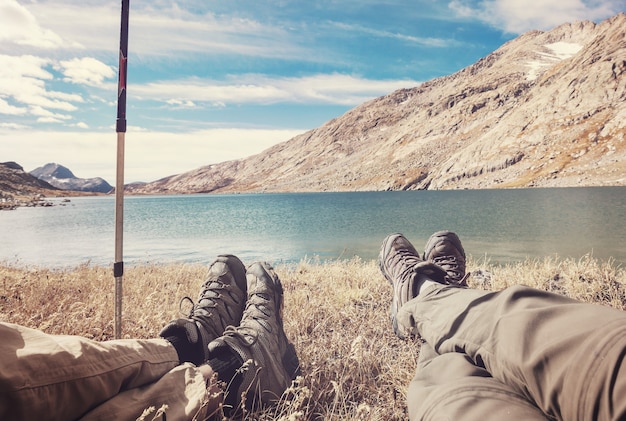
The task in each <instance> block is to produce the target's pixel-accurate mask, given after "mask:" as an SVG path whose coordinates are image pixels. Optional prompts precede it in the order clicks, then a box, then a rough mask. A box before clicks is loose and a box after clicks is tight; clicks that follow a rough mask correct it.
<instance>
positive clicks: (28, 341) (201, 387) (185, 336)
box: [0, 255, 246, 419]
mask: <svg viewBox="0 0 626 421" xmlns="http://www.w3.org/2000/svg"><path fill="white" fill-rule="evenodd" d="M245 290H246V276H245V267H244V266H243V264H242V263H241V261H239V259H237V258H236V257H235V256H229V255H226V256H219V257H218V258H217V260H216V261H215V262H214V263H213V264H212V265H211V267H210V268H209V274H208V277H207V279H206V281H205V282H204V284H203V285H202V288H201V292H200V294H199V297H198V302H197V303H196V304H195V305H194V307H193V309H192V311H191V313H190V315H189V317H188V318H185V319H178V320H174V321H172V322H170V323H169V324H168V325H167V326H166V327H165V328H164V329H163V330H162V331H161V336H162V337H163V338H164V339H148V340H129V339H127V340H117V341H107V342H96V341H91V340H88V339H86V338H82V337H78V336H55V335H47V334H45V333H43V332H41V331H37V330H33V329H28V328H24V327H21V326H16V325H8V324H3V325H1V324H0V338H1V340H0V419H44V418H46V416H48V415H49V414H50V413H51V412H50V411H53V412H54V414H55V417H57V418H59V419H76V418H78V417H79V416H81V415H83V414H85V413H86V412H87V411H90V410H93V409H94V408H95V407H97V406H98V405H103V404H105V402H106V404H105V405H106V407H107V408H108V410H110V411H113V410H123V409H124V408H135V407H140V406H141V405H142V402H141V401H138V402H133V400H134V399H137V398H141V399H145V401H146V403H147V404H146V406H149V405H150V404H151V403H152V402H154V404H158V402H160V401H161V396H163V397H164V396H165V393H167V388H168V385H172V386H173V385H176V390H171V391H169V393H170V395H171V399H169V400H168V401H167V402H169V403H167V404H168V405H170V410H169V411H173V412H174V413H183V412H187V411H193V410H194V409H193V408H194V405H196V404H197V403H199V402H200V401H199V397H200V396H204V395H206V385H205V381H204V379H203V376H202V373H201V370H198V368H196V367H192V366H191V365H185V366H183V367H180V368H175V367H176V366H178V365H179V364H181V363H183V362H191V363H194V364H195V365H196V366H197V365H200V364H203V363H205V362H206V360H207V357H208V348H207V345H208V343H209V342H211V341H212V340H213V339H215V338H216V337H218V336H221V335H222V333H223V332H224V330H225V328H226V327H227V326H231V325H237V324H239V321H240V320H241V316H242V313H243V309H244V306H245V299H246V292H245ZM162 377H163V379H162ZM155 382H156V383H155ZM181 392H182V393H181ZM152 394H153V395H152ZM176 396H180V400H179V399H178V398H177V397H176ZM111 400H114V402H113V401H111ZM109 401H111V402H109ZM164 403H166V402H164ZM107 404H108V405H107ZM174 407H177V408H178V409H172V408H174ZM179 407H182V408H183V410H182V411H183V412H180V408H179ZM169 411H168V412H169ZM101 412H106V411H101ZM138 415H140V414H135V413H132V414H131V413H128V412H126V411H124V412H120V413H115V412H112V413H111V416H112V417H113V418H116V419H127V418H133V419H134V418H136V417H137V416H138Z"/></svg>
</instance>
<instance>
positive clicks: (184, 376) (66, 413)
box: [0, 323, 207, 421]
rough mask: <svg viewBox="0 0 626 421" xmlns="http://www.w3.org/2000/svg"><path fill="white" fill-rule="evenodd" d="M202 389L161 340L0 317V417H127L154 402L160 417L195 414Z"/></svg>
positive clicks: (195, 374) (198, 377)
mask: <svg viewBox="0 0 626 421" xmlns="http://www.w3.org/2000/svg"><path fill="white" fill-rule="evenodd" d="M206 390H207V385H206V382H205V380H204V377H203V376H202V373H200V371H199V370H198V369H197V368H196V367H195V366H194V365H192V364H183V365H180V364H179V362H178V355H177V353H176V350H175V349H174V347H173V346H172V345H171V344H170V343H169V342H167V341H166V340H164V339H145V340H134V339H122V340H115V341H107V342H97V341H92V340H89V339H86V338H82V337H79V336H66V335H48V334H45V333H43V332H41V331H39V330H34V329H28V328H25V327H22V326H18V325H13V324H7V323H0V420H11V421H13V420H75V419H84V420H135V419H136V418H137V417H139V416H140V415H141V414H142V412H143V410H144V409H147V408H148V407H150V406H154V407H155V408H157V409H158V408H160V407H161V406H162V405H167V406H168V409H167V411H166V414H167V419H171V420H179V419H180V420H184V419H191V418H192V417H193V416H194V415H196V414H199V415H200V419H203V418H202V414H203V412H204V411H205V410H206V409H207V407H206V395H207V393H206ZM146 419H148V420H151V419H152V416H148V417H147V418H146Z"/></svg>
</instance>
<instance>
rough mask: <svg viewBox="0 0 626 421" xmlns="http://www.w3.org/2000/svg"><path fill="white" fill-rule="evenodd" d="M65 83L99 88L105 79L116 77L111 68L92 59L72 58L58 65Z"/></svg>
mask: <svg viewBox="0 0 626 421" xmlns="http://www.w3.org/2000/svg"><path fill="white" fill-rule="evenodd" d="M59 65H60V68H61V71H62V72H63V74H64V75H65V79H64V80H65V81H66V82H71V83H75V84H84V85H90V86H101V85H102V83H103V82H104V80H105V79H110V78H112V77H114V76H115V75H116V71H115V69H114V68H113V67H111V66H108V65H106V64H104V63H103V62H101V61H100V60H97V59H95V58H92V57H83V58H73V59H71V60H65V61H61V62H60V63H59Z"/></svg>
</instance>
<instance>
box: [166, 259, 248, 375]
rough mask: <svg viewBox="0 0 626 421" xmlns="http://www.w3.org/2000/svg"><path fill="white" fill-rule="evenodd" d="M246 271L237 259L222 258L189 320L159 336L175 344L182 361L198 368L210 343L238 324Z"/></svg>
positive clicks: (171, 325)
mask: <svg viewBox="0 0 626 421" xmlns="http://www.w3.org/2000/svg"><path fill="white" fill-rule="evenodd" d="M246 288H247V286H246V268H245V266H244V265H243V263H242V262H241V260H239V259H238V258H237V257H236V256H232V255H220V256H218V257H217V259H216V260H215V261H214V262H213V263H212V264H211V266H210V267H209V273H208V275H207V278H206V280H205V281H204V283H203V284H202V287H201V289H200V294H199V295H198V300H197V302H196V303H195V304H194V302H193V300H192V299H191V298H189V297H184V298H183V299H182V300H181V305H182V303H183V302H185V301H190V302H191V303H192V305H193V306H192V308H191V311H190V312H189V315H188V316H187V317H186V318H182V319H177V320H173V321H171V322H170V323H169V324H168V325H167V326H165V327H164V328H163V330H161V332H160V333H159V336H161V337H163V338H165V339H167V340H169V341H170V342H172V344H173V345H174V347H175V348H176V351H177V352H178V354H179V358H180V360H181V362H184V361H188V362H192V363H194V364H195V365H200V364H203V363H204V362H205V361H206V360H207V359H208V345H209V343H210V342H211V341H212V340H213V339H215V338H218V337H220V336H222V334H223V333H224V331H225V330H226V328H227V327H228V326H231V325H238V324H239V322H240V321H241V317H242V315H243V310H244V307H245V301H246Z"/></svg>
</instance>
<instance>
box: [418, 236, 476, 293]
mask: <svg viewBox="0 0 626 421" xmlns="http://www.w3.org/2000/svg"><path fill="white" fill-rule="evenodd" d="M424 260H426V261H430V262H433V263H435V264H437V265H439V266H441V267H442V268H443V269H444V270H445V271H446V274H447V275H446V282H445V283H446V284H449V285H457V286H467V278H468V276H469V273H468V274H466V273H465V250H463V246H462V245H461V240H460V239H459V237H458V236H457V235H456V234H455V233H453V232H452V231H439V232H436V233H434V234H433V235H431V236H430V238H429V239H428V241H427V242H426V248H425V251H424Z"/></svg>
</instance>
